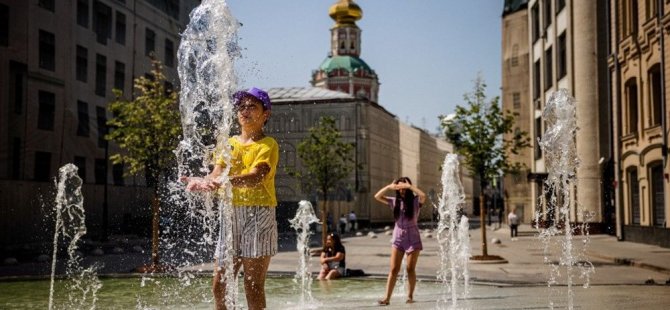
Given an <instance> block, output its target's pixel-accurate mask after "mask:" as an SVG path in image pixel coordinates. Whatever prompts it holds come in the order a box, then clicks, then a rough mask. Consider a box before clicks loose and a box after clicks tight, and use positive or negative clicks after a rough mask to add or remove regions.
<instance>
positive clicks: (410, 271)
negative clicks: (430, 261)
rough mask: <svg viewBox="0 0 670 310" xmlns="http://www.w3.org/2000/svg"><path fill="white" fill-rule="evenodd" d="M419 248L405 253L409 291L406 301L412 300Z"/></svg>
mask: <svg viewBox="0 0 670 310" xmlns="http://www.w3.org/2000/svg"><path fill="white" fill-rule="evenodd" d="M419 253H421V250H416V251H413V252H412V253H409V254H407V279H408V280H409V293H408V294H407V302H413V301H414V288H415V287H416V262H417V261H418V260H419Z"/></svg>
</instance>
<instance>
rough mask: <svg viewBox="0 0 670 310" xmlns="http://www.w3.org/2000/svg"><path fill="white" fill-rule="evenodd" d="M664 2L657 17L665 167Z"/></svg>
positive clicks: (658, 4)
mask: <svg viewBox="0 0 670 310" xmlns="http://www.w3.org/2000/svg"><path fill="white" fill-rule="evenodd" d="M663 5H664V4H663V0H658V1H657V9H656V11H657V12H656V13H657V14H656V15H657V17H658V28H659V29H658V31H659V33H658V34H659V44H660V45H661V89H662V90H663V91H661V129H662V133H661V134H662V137H663V145H661V154H663V167H664V168H665V166H666V165H667V163H668V147H667V145H668V135H667V132H666V116H665V43H664V42H665V35H664V33H663V32H664V31H663V29H664V28H665V27H664V25H663V15H664V13H665V12H664V10H663Z"/></svg>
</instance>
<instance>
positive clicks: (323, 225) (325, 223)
mask: <svg viewBox="0 0 670 310" xmlns="http://www.w3.org/2000/svg"><path fill="white" fill-rule="evenodd" d="M327 213H328V195H323V205H322V206H321V245H322V246H325V245H326V237H327V236H328V229H330V226H329V225H328V218H327Z"/></svg>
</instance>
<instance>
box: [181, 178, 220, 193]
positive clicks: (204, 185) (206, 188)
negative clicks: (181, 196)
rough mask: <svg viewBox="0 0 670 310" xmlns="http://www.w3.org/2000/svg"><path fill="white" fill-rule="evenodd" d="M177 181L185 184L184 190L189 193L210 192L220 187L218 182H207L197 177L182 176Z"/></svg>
mask: <svg viewBox="0 0 670 310" xmlns="http://www.w3.org/2000/svg"><path fill="white" fill-rule="evenodd" d="M179 180H180V181H182V182H185V183H187V184H186V190H187V191H189V192H210V191H213V190H215V189H217V188H219V187H221V182H220V181H214V180H207V179H203V178H198V177H186V176H182V177H180V178H179Z"/></svg>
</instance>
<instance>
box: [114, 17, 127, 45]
mask: <svg viewBox="0 0 670 310" xmlns="http://www.w3.org/2000/svg"><path fill="white" fill-rule="evenodd" d="M116 43H119V44H121V45H126V15H123V13H121V12H119V11H117V12H116Z"/></svg>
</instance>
